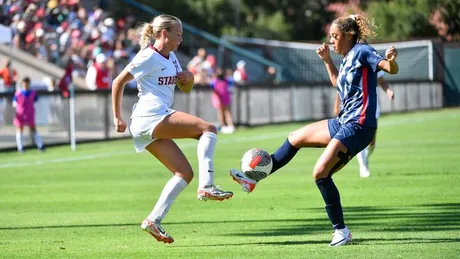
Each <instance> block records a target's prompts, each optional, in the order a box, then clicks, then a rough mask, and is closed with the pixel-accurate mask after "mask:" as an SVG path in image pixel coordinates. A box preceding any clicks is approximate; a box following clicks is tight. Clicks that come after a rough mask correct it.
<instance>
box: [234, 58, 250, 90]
mask: <svg viewBox="0 0 460 259" xmlns="http://www.w3.org/2000/svg"><path fill="white" fill-rule="evenodd" d="M233 79H234V80H235V82H236V83H237V84H240V85H244V84H246V83H247V82H248V74H247V72H246V62H245V61H244V60H240V61H238V63H236V70H235V72H233Z"/></svg>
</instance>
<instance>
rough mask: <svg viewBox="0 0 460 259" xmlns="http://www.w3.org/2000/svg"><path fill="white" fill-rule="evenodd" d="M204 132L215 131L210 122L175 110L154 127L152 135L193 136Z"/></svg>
mask: <svg viewBox="0 0 460 259" xmlns="http://www.w3.org/2000/svg"><path fill="white" fill-rule="evenodd" d="M204 132H214V133H217V130H216V127H215V126H214V125H212V124H211V123H209V122H207V121H205V120H203V119H201V118H198V117H196V116H194V115H190V114H187V113H184V112H180V111H176V112H175V113H173V114H171V115H168V116H166V117H165V118H164V120H163V121H161V122H160V123H159V124H158V125H157V126H156V127H155V129H154V131H153V133H152V137H153V138H156V139H176V138H195V139H198V138H199V137H200V136H201V135H202V134H203V133H204Z"/></svg>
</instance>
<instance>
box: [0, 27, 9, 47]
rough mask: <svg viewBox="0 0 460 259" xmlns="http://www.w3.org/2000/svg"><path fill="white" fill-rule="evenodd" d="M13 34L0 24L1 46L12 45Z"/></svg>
mask: <svg viewBox="0 0 460 259" xmlns="http://www.w3.org/2000/svg"><path fill="white" fill-rule="evenodd" d="M11 37H12V32H11V29H10V28H9V27H6V26H4V25H2V24H0V44H2V43H11Z"/></svg>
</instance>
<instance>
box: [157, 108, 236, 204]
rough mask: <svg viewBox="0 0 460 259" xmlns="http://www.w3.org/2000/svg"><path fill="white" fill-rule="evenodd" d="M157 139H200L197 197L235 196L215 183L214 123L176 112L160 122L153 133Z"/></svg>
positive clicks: (225, 197) (215, 136) (213, 198)
mask: <svg viewBox="0 0 460 259" xmlns="http://www.w3.org/2000/svg"><path fill="white" fill-rule="evenodd" d="M152 137H153V138H156V139H176V138H195V139H198V145H197V156H198V168H199V183H198V190H197V198H198V199H200V200H225V199H229V198H231V197H232V196H233V193H232V192H230V191H223V190H221V189H220V188H218V187H217V186H215V185H214V151H215V146H216V142H217V130H216V127H215V126H214V125H212V124H211V123H209V122H206V121H204V120H202V119H200V118H198V117H196V116H193V115H190V114H187V113H184V112H179V111H177V112H175V113H173V114H171V115H169V116H167V117H166V118H165V119H164V120H163V121H162V122H160V123H159V124H158V125H157V126H156V127H155V130H154V131H153V133H152Z"/></svg>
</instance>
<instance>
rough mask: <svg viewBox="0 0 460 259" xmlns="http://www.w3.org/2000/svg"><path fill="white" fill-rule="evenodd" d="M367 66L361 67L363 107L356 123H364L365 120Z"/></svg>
mask: <svg viewBox="0 0 460 259" xmlns="http://www.w3.org/2000/svg"><path fill="white" fill-rule="evenodd" d="M367 73H368V72H367V67H363V76H362V78H361V82H362V85H363V109H362V110H361V114H360V115H359V120H358V123H359V124H361V125H364V120H366V111H367V105H368V102H369V94H368V92H367V90H368V89H367V88H368V82H367V80H368V78H367Z"/></svg>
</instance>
